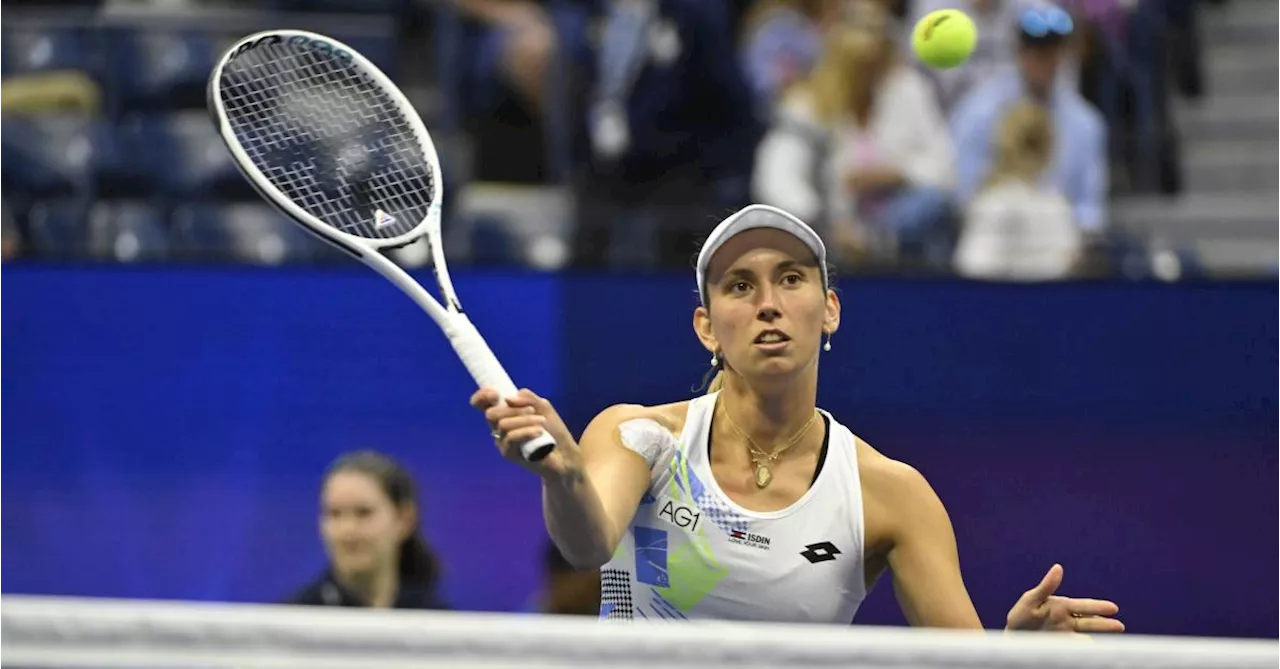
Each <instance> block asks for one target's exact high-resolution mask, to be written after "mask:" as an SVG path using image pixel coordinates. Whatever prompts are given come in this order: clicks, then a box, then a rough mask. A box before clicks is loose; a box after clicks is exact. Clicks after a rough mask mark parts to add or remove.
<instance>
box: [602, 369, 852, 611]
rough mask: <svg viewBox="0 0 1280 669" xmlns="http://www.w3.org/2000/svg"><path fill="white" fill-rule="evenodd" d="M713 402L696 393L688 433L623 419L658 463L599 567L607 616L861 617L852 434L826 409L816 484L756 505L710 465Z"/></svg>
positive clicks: (629, 437) (634, 442)
mask: <svg viewBox="0 0 1280 669" xmlns="http://www.w3.org/2000/svg"><path fill="white" fill-rule="evenodd" d="M715 403H716V394H709V395H705V396H703V397H699V398H697V399H695V400H692V401H691V402H690V403H689V409H688V414H687V416H686V418H685V423H684V430H683V432H681V434H680V435H679V436H678V437H677V436H676V435H674V434H672V433H671V432H670V431H668V430H667V429H666V428H664V427H662V426H661V424H659V423H658V422H657V421H654V420H651V419H643V418H642V419H634V420H630V421H626V422H624V423H623V424H622V425H621V426H619V429H620V431H621V433H622V441H623V443H624V444H626V445H627V447H628V448H631V449H632V450H634V451H636V452H637V453H639V454H640V455H641V456H642V457H644V459H645V461H646V462H648V463H649V472H650V475H649V489H648V491H647V492H646V493H645V495H644V497H643V498H642V499H641V501H640V507H639V508H638V509H637V511H636V515H635V518H634V520H632V521H631V526H630V527H629V528H627V532H626V534H625V535H623V537H622V541H621V542H620V543H619V545H618V549H617V550H616V551H615V552H614V554H613V558H612V559H610V560H609V562H608V563H607V564H605V565H604V567H603V568H602V569H601V574H600V576H601V579H600V581H601V597H600V617H601V618H605V619H625V620H630V619H651V620H652V619H668V620H672V619H674V620H681V619H696V618H715V619H725V620H763V621H775V622H811V623H835V624H845V625H847V624H849V623H851V622H853V615H854V613H856V612H857V610H858V605H859V604H861V603H862V599H863V597H865V596H866V586H865V584H864V580H863V518H862V489H861V487H860V485H859V480H858V461H857V450H856V448H855V441H854V437H853V434H852V433H851V432H850V431H849V430H848V429H847V428H845V427H844V426H843V425H841V424H839V423H837V422H836V421H835V420H834V419H833V418H831V416H830V414H827V413H826V412H825V411H824V412H822V418H823V422H824V423H825V424H826V431H827V432H826V437H825V439H824V441H823V456H822V457H821V458H820V459H819V463H820V465H819V469H818V474H817V477H816V478H815V480H814V482H813V484H812V485H811V486H810V488H809V490H808V492H806V493H805V494H804V496H803V497H801V498H800V499H799V500H798V501H796V503H794V504H792V505H791V506H789V507H787V508H785V509H782V510H779V511H768V512H764V511H750V510H748V509H745V508H743V507H741V506H738V505H737V504H735V503H734V502H733V501H732V500H730V499H729V497H728V496H727V495H725V494H724V492H723V491H722V490H721V489H720V486H719V485H718V484H717V483H716V480H715V477H714V476H712V474H711V465H710V459H709V457H708V441H709V436H710V433H711V417H712V412H713V410H714V408H715Z"/></svg>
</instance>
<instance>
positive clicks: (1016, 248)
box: [955, 100, 1080, 281]
mask: <svg viewBox="0 0 1280 669" xmlns="http://www.w3.org/2000/svg"><path fill="white" fill-rule="evenodd" d="M1052 151H1053V128H1052V126H1051V124H1050V122H1049V114H1048V111H1047V110H1046V109H1045V108H1044V107H1043V106H1042V105H1041V104H1040V103H1038V102H1033V101H1029V100H1028V101H1024V102H1022V103H1020V104H1018V105H1017V106H1016V107H1014V108H1013V109H1011V110H1009V112H1008V113H1007V114H1005V116H1004V120H1003V121H1002V123H1001V124H1000V136H999V140H998V142H997V152H998V153H997V157H996V164H995V167H994V168H993V169H992V172H991V176H990V177H988V179H987V180H986V183H985V184H984V185H983V187H982V190H981V191H979V193H978V195H977V197H975V198H974V200H973V202H971V203H970V204H969V207H968V209H967V211H966V212H965V220H964V228H963V230H962V232H961V235H960V242H959V245H958V248H957V250H956V257H955V266H956V270H957V271H958V272H959V273H960V274H962V275H964V276H969V277H973V278H984V279H1012V280H1022V281H1030V280H1039V279H1060V278H1063V277H1065V276H1066V275H1067V274H1068V273H1069V272H1070V270H1071V268H1072V267H1073V265H1074V264H1075V263H1076V262H1077V261H1078V259H1079V253H1080V232H1079V230H1078V229H1076V227H1075V224H1074V222H1073V221H1072V217H1071V204H1070V203H1069V202H1067V198H1066V197H1065V196H1064V195H1063V194H1062V192H1061V191H1059V190H1058V189H1056V188H1054V187H1053V186H1045V185H1041V183H1040V180H1041V176H1042V175H1043V174H1044V171H1045V169H1046V168H1047V167H1048V166H1049V159H1050V156H1051V153H1052Z"/></svg>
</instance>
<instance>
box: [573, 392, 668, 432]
mask: <svg viewBox="0 0 1280 669" xmlns="http://www.w3.org/2000/svg"><path fill="white" fill-rule="evenodd" d="M689 401H690V400H684V401H681V402H672V403H670V404H656V405H653V406H646V405H643V404H615V405H613V406H611V407H609V408H607V409H605V410H604V411H601V412H600V413H599V414H597V415H596V417H595V419H594V420H592V421H591V422H592V425H598V426H600V427H601V428H604V429H608V430H613V429H614V428H616V427H617V426H619V425H621V424H623V423H626V422H627V421H632V420H643V419H648V420H652V421H654V422H655V423H657V424H659V425H661V426H662V427H663V428H665V429H666V430H668V431H669V432H671V433H672V434H680V432H681V430H683V429H684V421H685V415H686V414H687V413H688V411H689Z"/></svg>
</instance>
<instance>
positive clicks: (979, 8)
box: [904, 0, 1032, 109]
mask: <svg viewBox="0 0 1280 669" xmlns="http://www.w3.org/2000/svg"><path fill="white" fill-rule="evenodd" d="M1031 1H1032V0H915V2H913V3H912V4H911V22H910V25H913V26H914V25H915V24H916V22H917V21H919V20H920V19H921V18H923V17H924V15H925V14H928V13H930V12H934V11H937V10H940V9H959V10H960V11H962V12H964V13H966V14H968V15H969V17H970V18H972V19H973V22H974V24H975V25H976V26H977V27H978V45H977V47H975V48H974V51H973V55H971V56H970V57H969V60H967V61H965V63H964V64H963V65H960V66H958V67H953V68H951V69H947V70H940V69H935V68H925V70H924V71H925V72H926V73H927V74H928V75H929V76H930V77H932V78H933V80H934V81H935V82H936V83H937V86H938V94H939V96H940V97H941V102H942V106H943V108H944V109H950V108H951V107H952V106H953V105H954V104H955V103H956V101H957V100H960V99H961V98H963V97H964V95H965V94H966V93H968V92H969V90H970V89H972V88H974V87H976V86H979V85H981V84H982V83H983V82H985V81H987V80H988V79H990V78H991V77H992V75H994V74H995V73H996V72H998V71H999V70H1000V68H1002V67H1006V66H1008V65H1011V64H1012V63H1013V62H1014V54H1015V52H1016V48H1017V47H1016V41H1015V39H1014V34H1015V33H1014V30H1015V28H1016V27H1017V23H1018V16H1019V14H1020V13H1021V12H1022V10H1023V9H1025V8H1026V6H1027V5H1028V4H1029V3H1030V2H1031ZM904 41H905V42H906V43H907V44H909V43H910V34H909V33H908V34H907V35H906V40H904Z"/></svg>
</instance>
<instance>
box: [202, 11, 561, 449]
mask: <svg viewBox="0 0 1280 669" xmlns="http://www.w3.org/2000/svg"><path fill="white" fill-rule="evenodd" d="M273 38H276V39H273ZM294 38H297V39H305V40H308V42H307V45H308V47H314V46H316V45H323V46H325V47H328V48H329V49H331V50H332V52H333V56H334V57H337V58H344V57H350V59H351V60H352V61H353V62H354V63H355V64H356V65H357V66H358V67H359V69H361V70H363V72H364V73H365V74H367V75H368V76H370V77H371V78H372V79H373V80H374V82H375V84H376V85H377V86H378V87H379V88H381V89H382V90H383V91H384V92H385V93H386V94H387V95H388V96H389V97H391V99H392V101H393V102H395V104H396V105H397V106H398V107H399V109H400V113H401V114H402V115H403V116H404V118H405V120H406V121H408V123H409V125H410V127H411V128H412V129H413V130H414V134H415V135H416V138H417V141H418V144H419V146H420V147H421V149H422V152H423V154H424V156H425V157H426V159H427V163H428V166H429V167H430V168H431V170H432V175H431V176H432V190H433V193H432V196H431V203H430V204H429V205H428V208H427V215H426V218H424V219H423V220H422V221H420V222H419V223H418V225H416V226H414V227H413V228H411V229H410V230H408V231H406V232H405V233H403V234H400V235H396V236H395V237H387V238H385V239H369V238H367V237H361V236H358V235H353V234H350V233H347V232H343V231H341V230H338V229H337V228H335V227H333V226H330V225H326V224H324V223H321V222H320V221H319V219H318V218H316V217H315V216H314V215H312V214H310V213H308V212H307V211H306V210H305V209H303V208H302V207H300V206H298V204H297V203H295V202H294V201H293V200H292V199H290V198H289V197H288V196H287V195H285V194H284V193H283V192H282V191H281V190H280V189H279V188H277V187H276V186H275V184H273V183H271V180H270V179H269V178H268V177H267V175H266V174H264V173H263V172H262V170H260V169H259V168H258V166H257V165H256V164H255V163H254V161H253V158H252V157H250V156H249V153H248V152H247V151H245V149H244V147H242V146H241V145H240V141H239V140H238V139H236V137H235V132H234V129H233V128H232V127H231V122H230V120H229V119H228V118H227V113H226V106H225V105H224V103H223V101H222V95H221V91H222V72H223V70H224V69H225V68H226V66H227V65H228V64H230V63H231V62H233V61H234V60H235V59H236V58H238V57H239V56H240V55H242V54H244V53H245V52H246V51H250V50H252V49H255V48H258V47H260V46H264V45H266V44H268V43H270V44H278V43H281V42H285V41H289V40H292V39H294ZM269 39H270V40H271V41H270V42H268V41H267V40H269ZM207 96H208V108H209V110H210V115H211V116H212V118H213V123H214V126H215V127H216V128H217V130H218V134H219V135H220V136H221V137H222V140H223V143H224V144H225V145H226V146H227V149H228V150H229V151H230V152H231V154H232V156H233V157H234V159H235V163H236V165H237V166H238V167H239V168H240V170H241V171H242V173H243V174H244V175H245V176H246V177H247V178H248V180H249V182H250V184H252V185H253V187H254V189H256V190H257V191H258V193H259V195H261V196H262V198H263V199H264V200H266V201H267V202H269V203H270V204H271V205H272V206H274V207H275V208H276V209H278V210H280V211H281V213H283V214H285V215H286V216H288V217H289V218H291V219H293V220H294V221H296V222H297V223H299V224H300V225H302V226H303V228H304V229H306V230H307V231H308V232H310V233H312V234H314V235H317V236H318V237H319V238H320V239H322V240H323V241H325V242H328V243H329V244H331V245H333V246H335V247H337V248H339V249H342V250H343V251H345V252H347V253H348V254H350V255H352V256H354V257H355V258H357V259H358V260H360V261H361V262H363V263H364V264H365V265H368V266H369V267H371V268H372V269H374V270H375V271H377V272H378V273H379V274H381V275H382V276H384V277H386V278H387V279H388V280H389V281H391V282H392V283H393V284H395V285H396V286H397V287H398V288H400V290H401V291H403V292H404V293H405V294H406V295H407V296H409V298H410V299H412V300H413V301H414V302H415V303H416V304H417V305H418V306H419V307H421V308H422V310H423V311H426V312H427V314H428V315H429V316H431V319H432V320H434V321H435V322H436V324H437V325H438V326H439V327H440V329H441V330H443V331H444V333H445V335H446V336H447V337H448V338H449V341H450V343H451V344H453V346H454V349H455V350H456V351H457V353H458V355H459V357H461V358H462V360H463V363H464V364H465V365H466V367H467V369H468V371H470V372H471V373H472V376H473V377H477V376H479V375H478V374H477V370H483V373H482V374H481V375H483V376H486V377H488V379H489V380H492V381H493V385H494V386H495V389H496V390H497V391H498V393H499V395H501V396H502V397H503V398H504V399H505V398H506V397H510V396H512V395H514V394H515V393H516V387H515V384H514V383H513V382H512V381H511V379H510V377H509V376H507V374H506V372H505V371H504V370H503V369H502V367H501V365H500V364H499V363H498V361H497V358H496V357H495V356H494V355H493V352H492V351H491V350H490V349H489V347H488V344H487V343H485V341H484V339H483V337H481V335H480V333H479V331H477V330H476V327H475V325H473V324H472V323H471V320H470V319H469V318H468V317H467V315H466V313H465V312H464V311H463V310H462V304H461V302H460V301H459V300H458V296H457V293H456V292H455V291H454V287H453V279H452V278H451V277H450V276H449V268H448V265H447V264H446V263H445V257H444V247H443V244H442V241H443V240H442V239H441V237H442V232H441V224H440V221H441V213H442V203H443V201H444V179H443V173H442V171H441V169H440V157H439V155H438V154H437V153H436V147H435V143H434V142H433V141H432V140H431V134H430V133H429V132H428V131H427V128H426V125H425V124H423V122H422V118H421V117H420V116H419V115H418V113H417V111H416V110H415V109H414V108H413V105H412V104H410V103H409V99H408V98H407V97H405V95H404V93H403V92H402V91H401V90H400V87H399V86H396V85H395V83H394V82H393V81H391V78H390V77H388V76H387V75H386V74H385V73H384V72H383V71H382V70H381V69H379V68H378V66H376V65H374V64H373V62H372V61H370V60H369V59H367V58H365V57H364V56H363V55H362V54H361V53H360V52H358V51H356V50H355V49H352V48H351V47H349V46H347V45H346V44H343V43H342V42H340V41H338V40H336V39H333V38H332V37H329V36H327V35H320V34H317V33H312V32H308V31H305V30H292V29H285V30H264V31H261V32H257V33H253V34H251V35H247V36H245V37H244V38H241V39H240V40H237V41H236V42H235V43H234V44H233V45H232V46H230V47H229V48H228V49H227V50H226V51H225V52H224V53H223V55H222V56H221V57H220V58H219V59H218V63H217V65H216V66H215V67H214V69H213V72H212V73H211V74H210V76H209V84H208V88H207ZM424 237H425V241H426V244H427V246H428V248H429V249H430V253H431V268H432V272H433V274H434V275H435V279H436V283H437V284H438V285H439V287H440V294H441V297H442V298H443V299H444V301H445V304H444V305H441V303H440V302H439V301H438V300H436V299H435V297H433V296H432V295H431V293H429V292H427V290H426V289H425V288H423V287H422V285H421V284H420V283H418V282H417V281H416V280H414V278H413V277H412V276H410V275H409V273H408V272H406V271H405V270H404V269H403V268H401V267H400V266H399V265H397V264H396V263H395V262H393V261H392V260H391V259H389V258H387V257H386V256H385V255H383V254H382V252H381V251H382V250H383V249H393V248H398V247H401V246H405V245H407V244H410V243H412V242H414V241H417V240H419V239H421V238H424ZM476 380H477V381H479V380H480V379H479V378H477V379H476ZM554 447H555V441H554V440H553V439H552V438H551V436H550V435H548V434H547V433H546V432H543V433H542V434H541V435H540V436H538V437H535V438H534V439H532V440H530V441H528V442H526V443H525V444H523V445H522V447H521V452H522V454H523V455H524V457H525V459H527V460H529V461H531V462H536V461H538V460H541V459H543V458H544V457H546V456H547V455H549V454H550V453H551V451H552V450H553V449H554Z"/></svg>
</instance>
